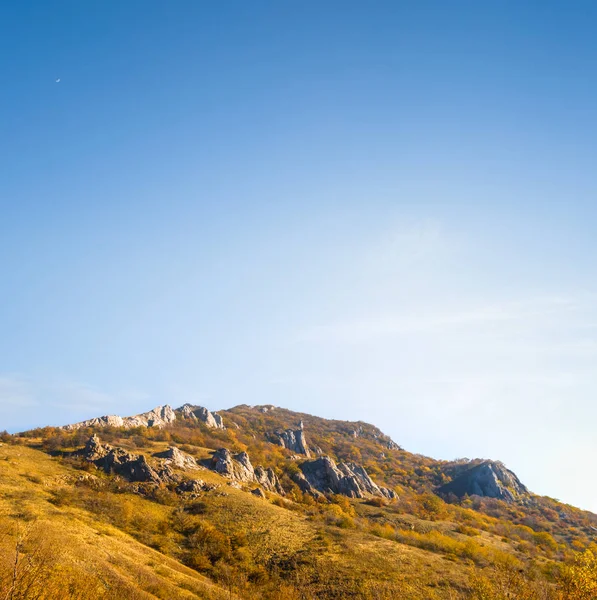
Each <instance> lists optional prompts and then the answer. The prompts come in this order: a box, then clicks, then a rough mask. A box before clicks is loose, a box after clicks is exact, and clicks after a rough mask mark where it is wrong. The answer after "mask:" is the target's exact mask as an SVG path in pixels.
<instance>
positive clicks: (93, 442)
mask: <svg viewBox="0 0 597 600" xmlns="http://www.w3.org/2000/svg"><path fill="white" fill-rule="evenodd" d="M77 454H79V455H80V456H83V457H84V458H85V459H86V460H88V461H89V462H92V463H93V464H94V465H95V466H96V467H98V468H100V469H103V470H104V471H105V472H106V473H114V474H116V475H120V476H122V477H124V478H125V479H128V480H129V481H139V482H151V483H163V482H165V481H172V480H174V474H173V473H172V471H171V469H170V468H169V467H168V466H166V467H165V468H164V469H163V470H161V471H159V472H158V471H156V470H155V469H154V468H153V467H151V466H150V465H149V463H148V462H147V459H146V458H145V456H143V455H142V454H132V453H130V452H127V451H126V450H124V449H122V448H115V447H113V446H110V445H109V444H102V443H101V442H100V439H99V438H98V436H97V435H92V436H91V437H90V438H89V440H88V442H87V444H86V445H85V448H84V449H83V450H80V451H78V452H77Z"/></svg>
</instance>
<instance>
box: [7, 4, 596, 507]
mask: <svg viewBox="0 0 597 600" xmlns="http://www.w3.org/2000/svg"><path fill="white" fill-rule="evenodd" d="M596 25H597V5H595V4H594V3H592V2H581V1H578V2H573V3H567V2H531V1H529V2H524V3H521V2H514V1H505V2H504V1H500V2H498V1H495V2H494V1H488V2H482V3H481V2H473V1H470V2H459V1H454V2H449V3H447V2H440V1H437V2H414V1H413V2H398V1H392V2H375V1H374V2H367V3H362V2H332V1H329V2H324V3H322V2H309V1H306V2H300V3H298V2H285V3H283V2H251V3H247V2H226V3H207V2H177V3H169V4H166V3H163V2H153V1H147V0H146V1H144V2H136V1H128V2H112V1H108V2H97V3H89V2H86V3H81V2H75V1H72V2H58V1H57V2H41V1H37V2H36V1H32V2H27V3H23V2H18V3H12V5H9V3H4V4H3V5H2V6H1V7H0V66H1V72H2V77H3V84H2V92H1V93H0V164H1V165H2V166H1V169H0V173H1V175H0V209H1V212H0V276H1V280H0V281H1V282H2V286H1V289H2V294H1V295H0V408H1V413H0V429H3V428H6V429H8V430H9V431H16V430H20V429H24V428H29V427H33V426H37V425H45V424H61V423H65V422H71V421H77V420H80V419H83V418H88V417H91V416H96V415H99V414H106V413H119V414H132V413H135V412H139V411H143V410H146V409H149V408H151V407H153V406H154V405H158V404H164V403H169V404H172V405H174V406H178V405H180V404H183V403H184V402H195V403H198V404H202V405H205V406H207V407H209V408H210V409H220V408H227V407H230V406H233V405H236V404H241V403H248V404H265V403H272V404H275V405H279V406H285V407H288V408H291V409H295V410H301V411H305V412H311V413H314V414H318V415H321V416H325V417H331V418H340V419H362V420H366V421H369V422H372V423H374V424H376V425H378V426H380V427H381V428H382V429H383V430H384V431H386V432H387V433H389V434H390V435H392V437H393V438H394V439H395V440H396V441H397V442H399V443H400V444H402V445H403V446H404V447H405V448H407V449H409V450H412V451H415V452H420V453H424V454H428V455H431V456H434V457H437V458H446V459H451V458H456V457H462V456H468V457H476V456H481V457H489V458H497V459H502V460H503V461H504V462H505V463H506V464H507V465H508V466H509V467H510V468H512V469H513V470H515V471H516V472H517V473H518V475H519V476H520V477H521V479H522V480H523V481H524V482H525V483H526V484H527V485H528V486H529V487H530V488H531V489H533V490H534V491H536V492H537V493H541V494H547V495H550V496H553V497H557V498H559V499H561V500H564V501H567V502H570V503H574V504H577V505H579V506H581V507H584V508H589V509H593V510H596V511H597V504H596V503H595V497H596V496H597V483H593V482H592V481H590V480H587V478H586V473H587V472H591V470H592V469H593V460H594V459H593V457H594V456H595V454H596V452H597V441H595V436H594V423H595V422H596V420H597V404H596V403H595V402H594V397H595V393H596V391H597V369H595V366H596V362H597V286H596V285H595V275H596V273H595V271H596V268H595V253H596V250H597V247H596V246H597V242H596V240H595V224H596V219H597V203H596V202H595V193H596V191H597V176H596V175H595V169H594V165H595V162H596V158H597V156H596V155H597V151H596V147H595V139H597V109H596V106H597V78H596V77H595V73H596V68H597V41H596V40H595V36H594V31H595V26H596ZM57 79H60V82H58V83H57V82H56V80H57Z"/></svg>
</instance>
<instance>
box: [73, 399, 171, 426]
mask: <svg viewBox="0 0 597 600" xmlns="http://www.w3.org/2000/svg"><path fill="white" fill-rule="evenodd" d="M175 420H176V414H175V412H174V411H173V410H172V408H171V407H170V406H168V405H167V404H166V405H165V406H158V407H156V408H154V409H153V410H150V411H149V412H146V413H142V414H140V415H133V416H132V417H119V416H118V415H106V416H104V417H95V418H93V419H88V420H87V421H81V422H80V423H73V424H71V425H65V426H64V427H63V429H66V430H69V431H72V430H75V429H81V428H83V427H124V428H125V429H132V428H133V427H158V428H161V427H165V426H166V425H168V424H170V423H173V422H174V421H175Z"/></svg>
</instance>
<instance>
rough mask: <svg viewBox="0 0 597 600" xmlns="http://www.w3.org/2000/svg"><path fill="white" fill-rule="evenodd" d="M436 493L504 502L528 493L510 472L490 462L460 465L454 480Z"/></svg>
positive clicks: (498, 463) (497, 463)
mask: <svg viewBox="0 0 597 600" xmlns="http://www.w3.org/2000/svg"><path fill="white" fill-rule="evenodd" d="M438 492H439V493H440V494H441V495H443V496H446V495H448V494H454V495H455V496H457V497H459V498H462V497H463V496H466V495H468V496H485V497H487V498H497V499H499V500H505V501H506V502H513V501H514V500H516V499H519V498H521V497H522V496H525V495H528V493H529V491H528V489H527V488H526V487H525V486H524V485H523V484H522V483H521V482H520V480H519V479H518V477H517V476H516V475H515V474H514V473H513V472H512V471H510V470H509V469H506V467H505V466H504V465H503V464H502V463H500V462H497V461H491V460H486V461H482V462H480V463H473V464H465V465H460V466H459V467H458V468H457V470H456V472H455V477H454V479H453V480H452V481H450V482H449V483H446V484H445V485H443V486H442V487H440V488H439V490H438Z"/></svg>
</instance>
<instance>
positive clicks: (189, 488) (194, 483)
mask: <svg viewBox="0 0 597 600" xmlns="http://www.w3.org/2000/svg"><path fill="white" fill-rule="evenodd" d="M217 487H219V486H218V485H217V484H215V483H206V482H205V481H203V480H202V479H188V480H186V481H181V482H180V483H179V484H178V485H177V486H176V491H177V492H178V493H179V494H184V493H192V494H200V493H201V492H210V491H211V490H215V489H216V488H217Z"/></svg>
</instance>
